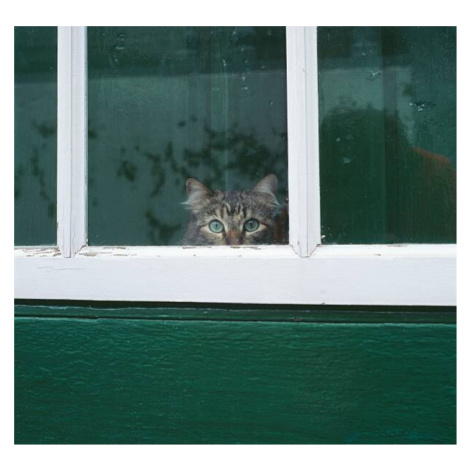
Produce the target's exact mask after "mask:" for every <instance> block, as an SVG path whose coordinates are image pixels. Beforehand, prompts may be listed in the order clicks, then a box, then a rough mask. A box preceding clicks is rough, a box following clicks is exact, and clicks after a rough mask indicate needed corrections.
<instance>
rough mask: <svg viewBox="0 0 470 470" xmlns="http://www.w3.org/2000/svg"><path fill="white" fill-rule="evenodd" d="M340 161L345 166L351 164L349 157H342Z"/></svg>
mask: <svg viewBox="0 0 470 470" xmlns="http://www.w3.org/2000/svg"><path fill="white" fill-rule="evenodd" d="M341 161H342V162H343V163H344V164H346V165H347V164H348V163H351V161H352V159H351V158H350V157H343V158H342V159H341Z"/></svg>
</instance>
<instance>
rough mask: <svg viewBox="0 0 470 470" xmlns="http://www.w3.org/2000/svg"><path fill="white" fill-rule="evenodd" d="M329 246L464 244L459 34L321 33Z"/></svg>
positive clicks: (407, 30) (434, 30)
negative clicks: (459, 208) (459, 187)
mask: <svg viewBox="0 0 470 470" xmlns="http://www.w3.org/2000/svg"><path fill="white" fill-rule="evenodd" d="M318 63H319V101H320V172H321V211H322V235H323V242H324V243H454V242H455V240H456V29H455V28H454V27H351V28H349V27H347V28H336V27H335V28H333V27H322V28H319V29H318Z"/></svg>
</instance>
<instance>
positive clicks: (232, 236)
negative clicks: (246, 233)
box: [225, 230, 242, 245]
mask: <svg viewBox="0 0 470 470" xmlns="http://www.w3.org/2000/svg"><path fill="white" fill-rule="evenodd" d="M241 239H242V234H241V233H240V232H238V231H236V230H229V231H228V232H227V234H226V235H225V243H227V245H241Z"/></svg>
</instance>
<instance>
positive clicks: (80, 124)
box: [57, 26, 87, 258]
mask: <svg viewBox="0 0 470 470" xmlns="http://www.w3.org/2000/svg"><path fill="white" fill-rule="evenodd" d="M57 70H58V72H57V73H58V96H57V242H58V246H59V249H60V252H61V254H62V256H63V257H65V258H70V257H73V256H74V255H75V254H76V253H77V252H78V251H79V250H80V249H81V248H82V247H83V246H84V245H86V236H87V235H86V220H87V215H86V168H87V166H86V154H87V151H86V149H87V117H86V115H87V111H86V110H87V108H86V88H87V86H86V28H85V27H68V26H64V27H59V28H58V64H57Z"/></svg>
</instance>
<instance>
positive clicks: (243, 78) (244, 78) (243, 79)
mask: <svg viewBox="0 0 470 470" xmlns="http://www.w3.org/2000/svg"><path fill="white" fill-rule="evenodd" d="M245 80H246V75H245V74H244V73H242V82H244V81H245Z"/></svg>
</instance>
